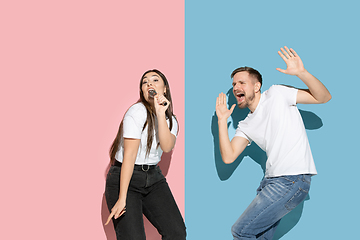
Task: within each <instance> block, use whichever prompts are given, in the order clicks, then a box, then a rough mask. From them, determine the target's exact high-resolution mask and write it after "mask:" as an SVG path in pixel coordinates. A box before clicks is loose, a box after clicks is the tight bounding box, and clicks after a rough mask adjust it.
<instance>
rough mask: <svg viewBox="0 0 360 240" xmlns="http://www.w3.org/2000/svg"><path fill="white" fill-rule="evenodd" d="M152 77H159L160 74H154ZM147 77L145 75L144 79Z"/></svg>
mask: <svg viewBox="0 0 360 240" xmlns="http://www.w3.org/2000/svg"><path fill="white" fill-rule="evenodd" d="M152 77H159V76H158V75H152V76H151V78H152ZM145 78H147V77H143V79H145Z"/></svg>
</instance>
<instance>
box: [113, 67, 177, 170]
mask: <svg viewBox="0 0 360 240" xmlns="http://www.w3.org/2000/svg"><path fill="white" fill-rule="evenodd" d="M150 72H154V73H157V74H158V75H159V76H160V77H161V79H162V80H163V81H164V85H165V87H166V93H165V94H164V96H165V97H166V98H167V99H168V100H169V102H170V105H169V107H168V108H167V109H166V112H165V115H166V118H167V119H169V122H170V126H169V129H170V130H171V129H172V127H173V121H172V120H173V119H172V117H173V116H174V117H175V115H174V113H173V104H172V99H171V93H170V86H169V82H168V80H167V79H166V77H165V75H164V74H163V73H161V72H160V71H159V70H157V69H152V70H148V71H146V72H145V73H144V74H143V75H142V77H141V79H140V99H139V100H138V101H137V102H136V103H139V102H141V103H142V104H144V106H145V108H146V112H147V118H146V122H145V124H144V126H143V129H142V130H143V131H144V129H145V127H146V126H148V137H147V143H146V156H148V155H149V153H150V149H151V145H152V142H153V138H154V135H153V132H154V128H155V113H154V111H153V110H152V108H151V105H150V104H149V103H148V102H147V101H146V100H145V98H144V93H143V91H142V82H143V78H144V77H145V75H146V74H148V73H150ZM124 116H125V114H124ZM175 119H176V118H175ZM123 121H124V118H123V119H122V120H121V123H120V126H119V130H118V132H117V135H116V138H115V139H114V141H113V143H112V145H111V147H110V150H109V155H110V163H111V164H114V161H115V155H116V152H117V151H118V150H119V147H120V145H121V144H122V140H123V138H122V135H123ZM158 147H159V143H158Z"/></svg>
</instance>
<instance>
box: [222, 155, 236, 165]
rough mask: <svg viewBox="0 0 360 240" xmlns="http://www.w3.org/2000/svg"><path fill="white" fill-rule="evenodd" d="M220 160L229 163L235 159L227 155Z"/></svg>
mask: <svg viewBox="0 0 360 240" xmlns="http://www.w3.org/2000/svg"><path fill="white" fill-rule="evenodd" d="M222 160H223V162H224V163H225V164H230V163H233V162H234V161H235V159H232V158H228V157H222Z"/></svg>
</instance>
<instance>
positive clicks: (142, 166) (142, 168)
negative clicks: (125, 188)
mask: <svg viewBox="0 0 360 240" xmlns="http://www.w3.org/2000/svg"><path fill="white" fill-rule="evenodd" d="M146 166H147V169H146V170H145V169H144V165H141V170H143V171H144V172H147V171H149V168H150V166H149V165H146Z"/></svg>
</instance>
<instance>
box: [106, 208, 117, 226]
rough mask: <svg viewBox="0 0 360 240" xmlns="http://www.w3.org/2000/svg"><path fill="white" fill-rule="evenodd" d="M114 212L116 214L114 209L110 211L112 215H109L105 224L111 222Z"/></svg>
mask: <svg viewBox="0 0 360 240" xmlns="http://www.w3.org/2000/svg"><path fill="white" fill-rule="evenodd" d="M114 214H115V211H112V212H111V213H110V215H109V217H108V219H107V221H106V223H105V225H108V223H109V222H110V220H111V218H112V217H113V216H114Z"/></svg>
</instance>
